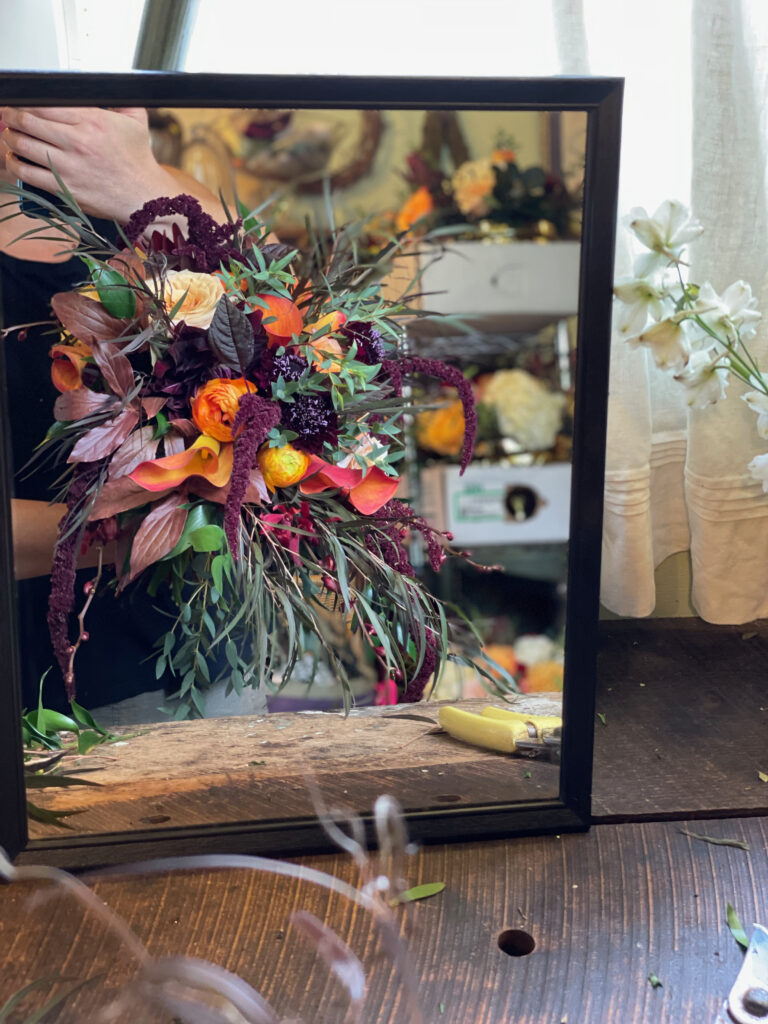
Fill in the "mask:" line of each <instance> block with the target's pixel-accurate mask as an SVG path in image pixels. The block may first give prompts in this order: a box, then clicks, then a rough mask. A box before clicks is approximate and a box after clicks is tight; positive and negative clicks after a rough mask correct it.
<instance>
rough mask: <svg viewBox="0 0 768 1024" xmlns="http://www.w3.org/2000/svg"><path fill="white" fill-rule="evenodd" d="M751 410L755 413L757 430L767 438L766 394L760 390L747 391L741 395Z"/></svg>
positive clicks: (767, 401)
mask: <svg viewBox="0 0 768 1024" xmlns="http://www.w3.org/2000/svg"><path fill="white" fill-rule="evenodd" d="M741 397H742V398H743V399H744V401H745V402H746V403H747V405H748V406H749V408H750V409H751V410H752V412H754V413H757V432H758V434H759V435H760V437H764V438H768V395H765V394H763V393H762V392H761V391H748V392H747V393H746V394H745V395H742V396H741Z"/></svg>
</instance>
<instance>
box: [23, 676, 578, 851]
mask: <svg viewBox="0 0 768 1024" xmlns="http://www.w3.org/2000/svg"><path fill="white" fill-rule="evenodd" d="M459 703H460V704H461V706H462V707H465V708H468V709H471V710H474V711H479V710H480V708H481V707H482V706H484V705H486V704H489V703H497V704H498V703H499V702H498V701H495V702H494V701H490V700H484V699H475V700H468V701H462V702H459ZM439 706H440V704H439V702H433V703H425V704H420V705H419V706H418V708H415V707H414V706H413V705H407V706H406V705H403V706H400V707H399V708H386V709H378V708H377V709H372V708H371V709H361V710H360V711H359V712H356V711H353V712H352V713H351V714H350V716H349V717H348V718H344V717H343V716H341V715H336V714H324V713H307V712H300V713H286V714H272V715H268V716H261V717H259V716H253V715H243V716H240V717H237V718H218V719H206V720H197V721H189V722H164V723H162V724H159V725H151V726H148V727H145V728H139V729H137V730H135V731H134V732H133V734H131V735H128V736H126V738H125V740H124V741H122V742H121V743H120V744H119V745H117V746H115V745H109V746H106V747H101V748H97V749H96V750H95V751H94V752H92V753H91V754H89V755H88V756H86V757H83V758H80V759H77V760H76V761H75V763H74V764H73V766H72V768H71V770H72V772H73V774H77V768H78V766H79V767H80V768H82V769H86V770H88V769H89V768H90V769H92V770H91V771H88V773H87V774H84V775H83V778H86V779H89V780H92V781H93V782H97V783H98V786H88V787H77V788H72V787H69V788H66V789H43V790H35V791H34V793H33V794H32V799H33V800H34V802H35V803H36V804H38V805H39V806H41V807H43V808H45V809H46V810H53V811H63V810H67V811H77V812H78V813H77V814H75V815H73V816H72V817H71V818H68V819H67V823H68V824H69V825H70V828H71V830H72V832H73V833H77V834H80V835H93V834H103V833H110V832H123V831H126V830H128V831H130V830H135V829H145V828H148V827H150V828H151V827H152V825H160V824H162V825H164V826H167V827H184V826H191V825H206V824H220V823H240V822H251V821H272V820H276V819H284V818H301V817H305V818H306V817H309V818H312V817H314V815H315V807H314V804H313V800H312V795H311V793H310V791H309V788H308V784H307V782H308V780H309V779H311V780H312V781H313V782H314V785H315V787H316V788H317V789H318V790H319V792H320V793H321V794H322V795H323V796H324V798H325V800H326V802H329V803H332V804H339V803H341V804H345V805H348V806H352V807H353V808H354V809H355V810H357V811H358V812H368V811H369V810H370V809H371V807H372V806H373V803H374V801H375V800H376V798H377V797H378V796H380V795H381V794H382V793H396V794H397V796H398V799H399V800H400V802H401V804H402V805H403V806H404V807H405V808H408V809H410V810H421V809H425V808H430V807H440V808H444V807H447V806H453V805H455V806H462V805H464V806H468V805H473V804H474V805H477V804H483V803H487V802H493V801H502V800H510V801H522V800H539V799H546V798H549V799H552V798H554V797H556V796H557V793H558V789H559V768H558V767H557V766H556V765H554V764H550V763H547V762H542V761H536V762H534V761H532V760H529V759H521V758H511V757H509V756H508V755H506V754H497V753H494V752H493V751H486V750H480V749H478V748H477V747H473V746H469V745H467V744H464V743H459V742H458V741H456V740H454V739H452V738H451V737H450V736H448V735H447V734H445V733H438V732H436V731H435V726H436V723H437V713H438V708H439ZM514 706H515V708H517V709H520V710H523V711H526V712H528V713H538V714H559V713H560V701H559V695H558V696H552V697H547V696H545V695H537V696H521V697H519V698H517V699H516V702H515V704H514ZM393 715H395V716H399V715H414V716H416V717H417V719H418V720H414V719H413V718H402V717H392V716H393ZM123 731H124V732H126V733H127V732H128V730H123ZM61 834H62V833H61V829H59V828H57V827H56V826H54V825H45V824H42V823H40V822H30V835H31V837H32V838H33V839H38V838H43V837H45V836H57V837H60V836H61Z"/></svg>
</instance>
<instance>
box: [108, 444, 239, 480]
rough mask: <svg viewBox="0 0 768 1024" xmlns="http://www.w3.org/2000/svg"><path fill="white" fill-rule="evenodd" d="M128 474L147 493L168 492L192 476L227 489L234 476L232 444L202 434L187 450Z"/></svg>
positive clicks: (146, 463)
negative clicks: (226, 486) (230, 479)
mask: <svg viewBox="0 0 768 1024" xmlns="http://www.w3.org/2000/svg"><path fill="white" fill-rule="evenodd" d="M128 475H129V477H130V478H131V480H133V482H134V483H136V484H139V486H140V487H143V488H144V489H145V490H147V491H167V490H168V488H173V487H178V486H179V484H182V483H183V482H184V481H185V480H187V479H188V478H189V477H192V476H200V477H203V478H204V479H205V480H207V481H208V482H209V483H210V484H212V485H213V486H214V487H224V485H225V484H227V483H228V482H229V478H230V476H231V475H232V445H231V444H222V443H221V442H220V441H217V440H216V438H214V437H207V436H206V435H205V434H201V435H200V437H198V438H197V440H196V441H194V442H193V444H192V445H190V447H189V448H187V449H186V450H185V451H183V452H177V453H176V454H175V455H166V456H165V457H164V458H162V459H151V460H150V461H148V462H142V463H140V464H139V465H138V466H137V467H136V468H135V469H134V470H133V472H132V473H129V474H128Z"/></svg>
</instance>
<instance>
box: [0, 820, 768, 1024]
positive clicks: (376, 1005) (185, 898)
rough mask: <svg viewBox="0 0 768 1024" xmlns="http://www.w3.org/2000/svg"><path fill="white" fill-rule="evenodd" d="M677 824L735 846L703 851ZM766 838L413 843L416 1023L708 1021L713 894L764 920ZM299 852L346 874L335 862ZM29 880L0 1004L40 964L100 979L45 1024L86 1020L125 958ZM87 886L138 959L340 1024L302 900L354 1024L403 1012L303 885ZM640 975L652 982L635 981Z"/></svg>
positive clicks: (726, 947) (159, 880) (719, 913)
mask: <svg viewBox="0 0 768 1024" xmlns="http://www.w3.org/2000/svg"><path fill="white" fill-rule="evenodd" d="M683 828H688V829H690V831H693V832H696V833H699V834H706V835H709V836H711V837H715V838H721V839H722V838H728V839H735V840H739V841H742V842H747V843H748V844H749V847H750V849H749V851H748V852H747V851H745V850H742V849H737V848H733V847H727V846H714V845H710V844H708V843H706V842H704V841H702V840H699V839H694V838H692V837H690V836H687V835H684V834H683V833H682V832H681V829H683ZM767 848H768V819H761V818H748V819H730V820H715V821H706V822H704V821H697V822H695V823H693V824H691V825H685V824H681V823H677V822H660V823H638V824H624V825H599V826H596V827H594V828H593V829H592V830H591V831H590V832H589V833H587V834H575V835H563V836H561V837H555V836H549V837H538V838H520V839H512V840H508V841H505V842H489V843H484V844H474V845H464V844H462V845H455V846H434V847H429V848H426V849H423V850H421V851H420V852H419V853H418V854H417V855H416V856H414V857H413V858H412V860H411V861H410V862H409V866H408V879H409V881H410V882H411V883H413V884H416V883H421V882H433V881H444V882H445V883H446V888H445V890H444V892H442V893H441V894H440V895H437V896H434V897H432V898H431V899H428V900H424V901H423V902H420V903H412V904H410V905H406V906H402V907H400V908H398V909H397V910H396V911H395V914H396V916H397V918H398V919H399V920H400V922H401V934H402V935H403V937H404V939H405V941H406V943H407V946H408V950H409V960H410V963H411V965H412V968H413V971H414V974H415V976H416V977H417V978H418V991H419V996H420V1000H421V1003H422V1006H423V1009H424V1021H425V1022H430V1024H499V1022H501V1021H504V1022H507V1021H509V1022H514V1024H560V1022H567V1024H614V1022H615V1024H619V1022H620V1024H641V1022H642V1024H648V1022H654V1024H709V1022H712V1021H714V1017H715V1015H716V1012H717V1009H718V1007H719V1004H720V1002H721V1000H722V999H723V998H724V996H725V995H726V993H727V992H728V989H729V988H730V985H731V984H732V982H733V980H734V978H735V976H736V973H737V971H738V969H739V967H740V965H741V962H742V960H743V955H742V952H741V951H740V949H739V947H738V946H737V944H736V942H735V941H734V939H733V937H732V936H731V934H730V932H729V930H728V927H727V924H726V904H727V903H731V904H733V906H734V907H735V908H736V909H737V911H738V913H739V915H740V917H741V920H742V922H743V923H744V925H745V927H746V928H747V929H749V928H750V927H751V924H752V922H753V921H761V922H763V923H766V899H765V895H766V892H767V891H768V853H767ZM300 863H301V864H303V865H305V866H311V867H314V868H319V869H321V870H324V871H327V872H330V873H331V874H333V875H334V876H336V877H337V878H342V879H346V880H348V881H350V882H353V883H354V882H355V880H356V872H355V870H354V869H353V868H352V866H351V865H350V864H349V863H348V862H347V861H346V859H344V858H342V857H340V856H337V857H334V856H325V857H313V858H306V859H304V860H302V861H301V862H300ZM30 888H31V887H27V886H22V885H18V884H17V885H13V886H10V887H6V888H4V889H2V890H0V901H2V914H0V1005H1V1003H2V1000H3V999H4V998H7V997H8V995H9V994H10V993H11V992H12V991H13V990H14V989H15V988H16V987H17V986H19V985H21V984H22V983H24V982H25V981H30V980H33V979H35V978H37V977H40V976H41V975H50V974H52V973H62V974H65V975H67V976H70V977H78V976H93V975H97V974H99V973H102V972H107V976H106V979H105V980H104V981H103V982H102V983H100V984H99V985H98V986H94V987H89V988H86V989H84V990H82V991H81V992H80V993H79V994H78V995H77V996H76V997H74V998H73V1000H72V1001H71V1003H69V1004H67V1007H66V1009H64V1010H63V1011H62V1012H61V1013H59V1014H58V1015H56V1014H54V1015H53V1016H52V1017H51V1018H50V1019H51V1020H54V1021H58V1022H60V1024H70V1022H73V1024H74V1022H75V1021H79V1022H81V1021H89V1022H93V1021H95V1020H97V1016H96V1015H97V1012H98V1007H100V1006H102V1005H103V1003H104V1001H105V999H106V997H107V995H114V993H115V992H116V991H117V988H118V987H119V986H120V985H121V984H122V983H123V982H126V981H129V980H130V978H131V977H132V972H133V969H134V968H133V963H132V962H131V960H130V959H129V958H128V957H127V956H126V955H125V953H123V954H122V956H119V955H118V946H117V944H116V942H115V941H114V940H111V939H109V940H107V939H105V933H104V931H103V929H102V928H101V926H100V925H98V924H94V923H93V919H92V918H89V919H88V920H87V921H86V920H85V919H84V918H83V915H82V914H81V913H80V911H79V910H76V909H75V908H74V907H73V904H72V903H71V902H70V901H69V899H68V898H67V899H56V900H52V901H50V902H46V903H43V904H41V905H38V906H35V907H32V906H30V904H29V902H28V900H27V898H26V897H27V895H28V894H29V889H30ZM96 892H97V894H98V896H99V898H100V899H102V900H104V901H105V902H106V903H107V904H108V905H109V906H110V907H112V908H113V909H114V910H116V911H117V912H118V913H119V914H121V915H122V916H123V917H124V918H125V919H126V920H127V921H128V922H129V923H130V924H131V926H132V927H133V929H134V930H135V931H136V933H137V934H138V935H139V936H140V938H141V939H142V941H144V942H146V944H147V946H148V947H149V949H150V951H151V952H152V953H153V954H154V955H157V956H164V955H171V954H175V953H187V954H190V955H193V956H196V957H206V958H210V959H212V960H215V961H216V962H218V963H220V964H222V965H224V966H225V967H226V968H228V969H229V970H232V971H235V972H237V973H239V974H241V975H242V976H243V977H244V978H246V979H247V980H248V981H250V982H251V983H252V984H253V985H254V986H255V987H257V988H260V989H261V990H262V991H263V994H264V995H265V996H266V997H267V998H268V999H269V1000H271V1001H273V1002H274V1003H275V1005H276V1006H277V1008H278V1009H279V1010H280V1012H281V1013H283V1014H285V1015H286V1016H287V1015H291V1018H292V1019H295V1016H298V1015H300V1016H301V1018H302V1020H304V1021H306V1022H310V1021H311V1022H312V1024H326V1022H328V1024H331V1022H333V1024H341V1022H342V1020H343V1019H344V1009H343V1006H344V997H343V994H342V991H341V989H340V986H339V985H338V983H337V982H335V981H333V980H330V979H329V977H328V972H327V971H326V969H325V968H324V967H323V966H322V965H321V964H320V963H319V962H318V961H317V960H316V959H315V958H314V957H313V956H312V954H311V953H310V952H309V951H308V948H307V947H306V946H305V945H304V944H303V943H302V940H301V939H300V938H298V937H297V936H296V935H295V933H293V931H292V928H291V925H290V923H289V916H290V914H291V912H292V911H293V910H295V909H297V908H299V907H301V908H304V909H307V910H310V911H312V912H313V913H315V914H316V915H317V916H318V917H320V918H321V919H322V920H324V921H325V922H326V923H327V924H329V925H330V926H331V927H333V928H334V929H336V930H337V931H338V932H339V934H340V935H341V936H342V937H343V938H345V939H346V940H347V941H348V942H349V943H350V945H351V946H352V947H353V948H354V949H355V951H356V952H357V953H358V954H359V955H360V957H361V959H362V960H363V963H364V965H365V966H366V969H367V970H368V972H369V994H368V998H367V1002H366V1010H365V1013H364V1015H363V1021H364V1024H389V1022H391V1024H395V1022H398V1024H400V1022H407V1021H408V1017H407V1016H406V1014H405V1010H404V997H403V989H402V986H401V985H400V984H399V983H398V981H397V979H396V978H395V977H394V975H393V972H392V970H391V966H390V964H389V962H388V961H387V959H386V957H385V956H384V955H383V954H382V953H381V951H380V950H379V948H378V945H377V942H376V940H375V939H374V937H373V934H372V931H371V927H370V920H369V919H368V917H367V914H366V913H365V912H363V911H361V910H359V909H357V908H354V907H353V906H352V905H350V904H349V903H348V902H347V901H346V900H345V899H343V898H340V897H338V896H329V895H328V894H327V893H326V892H324V891H321V890H319V889H317V888H316V887H313V886H310V885H308V884H307V883H303V882H297V881H293V880H289V881H285V880H282V879H275V878H274V877H271V876H264V875H252V874H248V873H246V872H242V871H231V870H225V871H215V872H213V871H212V872H206V871H195V872H193V873H181V874H179V873H177V874H175V875H171V874H162V875H158V876H154V877H120V878H118V879H116V878H107V879H102V880H100V881H98V882H97V883H96ZM507 929H518V930H522V931H524V932H526V933H528V934H529V935H530V936H531V937H532V938H533V940H534V941H535V949H534V950H533V952H531V953H530V954H529V955H526V956H520V957H513V956H509V955H506V954H505V953H503V952H502V951H501V950H500V949H499V946H498V939H499V935H500V934H501V933H502V932H503V931H505V930H507ZM650 974H655V975H656V976H657V977H658V978H659V979H660V981H661V982H662V986H661V987H658V988H654V987H653V986H652V985H651V983H650V982H649V980H648V976H649V975H650ZM42 999H43V995H42V994H39V995H37V996H36V997H35V1000H33V1001H32V1002H33V1003H34V1005H40V1004H41V1002H42ZM29 1005H32V1004H29ZM20 1019H21V1018H17V1020H20ZM46 1019H48V1018H46ZM115 1020H116V1022H118V1024H120V1022H122V1021H132V1022H134V1021H137V1020H140V1021H141V1022H142V1024H154V1021H160V1020H166V1021H167V1020H168V1017H165V1018H163V1017H161V1016H154V1015H153V1014H152V1013H151V1012H150V1011H148V1010H146V1009H145V1010H143V1011H142V1012H140V1013H137V1012H136V1011H135V1009H134V1010H133V1011H131V1012H127V1013H123V1014H122V1015H120V1016H119V1017H117V1018H115Z"/></svg>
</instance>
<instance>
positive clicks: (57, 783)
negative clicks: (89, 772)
mask: <svg viewBox="0 0 768 1024" xmlns="http://www.w3.org/2000/svg"><path fill="white" fill-rule="evenodd" d="M24 785H25V786H26V788H27V789H62V788H66V787H67V786H98V785H100V783H98V782H91V780H90V779H81V778H79V777H78V776H77V775H43V774H39V775H38V774H32V773H30V772H28V773H26V774H25V775H24Z"/></svg>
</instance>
